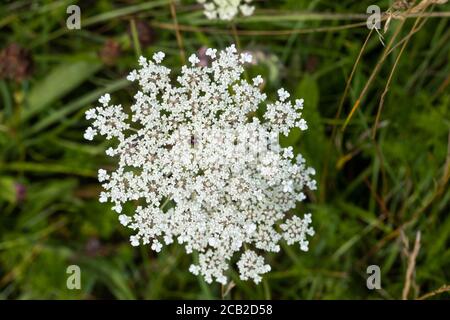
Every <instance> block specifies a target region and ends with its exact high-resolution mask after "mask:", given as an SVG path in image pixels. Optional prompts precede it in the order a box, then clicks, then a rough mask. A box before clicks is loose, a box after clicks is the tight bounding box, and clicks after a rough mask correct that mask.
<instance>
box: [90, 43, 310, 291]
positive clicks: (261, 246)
mask: <svg viewBox="0 0 450 320" xmlns="http://www.w3.org/2000/svg"><path fill="white" fill-rule="evenodd" d="M205 54H206V55H207V56H208V57H209V58H210V62H209V64H208V65H207V66H204V65H203V64H201V63H200V59H199V58H198V57H197V56H196V55H192V56H191V57H190V58H189V62H190V64H189V65H186V66H183V67H182V69H181V74H180V75H179V76H178V77H177V78H176V79H177V83H178V84H172V81H171V77H170V72H171V70H170V69H168V68H166V67H164V66H163V65H161V62H162V60H163V59H164V53H162V52H159V53H156V54H155V55H154V56H153V59H152V60H147V59H146V58H144V57H141V58H140V59H139V64H140V69H138V70H134V71H132V72H131V73H130V74H129V76H128V80H130V81H133V82H137V83H138V85H139V87H140V90H139V91H138V92H137V93H136V95H135V96H134V100H135V101H134V104H133V105H131V112H132V115H131V116H128V115H127V114H126V113H124V111H123V109H122V107H121V105H112V104H110V101H111V97H110V95H109V94H107V95H104V96H103V97H101V98H100V100H99V102H100V106H98V107H96V108H93V109H90V110H88V111H87V112H86V118H87V119H89V120H92V121H93V124H92V127H89V128H88V129H87V130H86V133H85V138H86V139H88V140H92V139H93V138H94V136H95V135H97V134H100V135H103V136H105V137H106V139H115V140H116V141H117V146H116V147H114V148H109V149H108V150H106V153H107V155H109V156H111V157H115V158H116V159H117V161H118V167H117V168H116V169H115V170H114V171H112V172H108V171H106V170H104V169H100V170H99V172H98V178H99V181H100V182H102V183H103V187H104V191H103V192H102V193H101V194H100V201H101V202H106V201H110V202H112V203H114V207H113V209H114V210H115V211H117V212H118V213H121V211H122V204H123V203H125V202H127V201H138V203H139V204H138V206H137V208H136V211H135V212H134V214H133V215H131V216H128V215H125V214H121V215H120V216H119V220H120V222H121V223H122V224H123V225H124V226H128V227H129V228H131V229H133V230H134V231H135V234H134V235H132V236H131V238H130V241H131V244H132V245H133V246H137V245H140V244H144V245H145V244H149V245H150V247H151V249H153V250H154V251H156V252H159V251H160V250H161V249H162V247H163V244H166V245H168V244H170V243H172V242H174V241H176V242H178V243H179V244H182V245H183V246H184V247H185V250H186V252H187V253H192V252H194V251H195V252H197V253H198V261H196V262H194V264H192V265H191V266H190V268H189V270H190V271H191V272H192V273H194V274H196V275H202V276H203V277H204V278H205V280H206V281H207V282H212V281H213V280H216V281H218V282H220V283H226V282H227V277H226V275H225V273H226V271H227V270H228V268H229V265H230V264H232V262H233V261H234V258H235V257H237V258H238V259H237V269H238V272H239V274H240V277H241V279H243V280H247V279H252V280H253V281H255V282H256V283H258V282H259V281H260V280H261V275H262V274H264V273H266V272H268V271H269V270H270V266H269V265H268V264H265V262H264V257H263V256H262V255H261V253H263V252H264V251H267V252H278V251H279V250H280V245H279V242H280V241H281V240H285V241H286V242H287V243H288V244H294V243H298V244H299V245H300V249H301V250H304V251H307V250H308V240H307V236H308V235H309V236H312V235H313V234H314V231H313V229H312V227H311V226H310V223H311V215H310V214H306V215H305V216H304V217H303V218H300V217H299V216H297V215H295V214H293V213H292V210H293V209H294V208H295V206H296V203H297V202H300V201H303V200H304V199H305V198H306V196H305V194H304V193H303V191H304V189H305V188H309V189H311V190H314V189H315V188H316V183H315V181H314V179H313V178H312V176H313V175H314V173H315V172H314V169H312V168H309V167H307V166H306V165H305V160H304V158H303V157H302V156H301V155H300V154H298V155H297V156H294V153H293V150H292V147H288V148H282V147H281V146H280V144H279V142H278V136H279V134H285V135H286V134H288V133H289V130H290V129H291V128H294V127H299V128H300V129H301V130H306V129H307V125H306V122H305V120H304V119H302V117H301V111H302V109H303V100H302V99H300V100H296V101H295V103H291V102H290V101H289V97H290V95H289V93H288V92H287V91H286V90H284V89H280V90H279V91H278V100H277V101H275V102H273V103H270V102H269V101H267V97H266V95H265V94H264V93H262V92H261V91H260V85H261V83H262V82H263V79H262V77H261V76H257V77H255V78H254V79H252V80H251V81H250V82H247V81H246V80H244V79H243V76H242V75H243V72H244V68H243V65H244V64H245V63H249V62H251V60H252V57H251V56H250V55H249V54H245V53H243V54H238V53H237V50H236V48H235V47H234V45H232V46H230V47H228V48H227V49H225V50H223V51H220V52H218V51H217V50H215V49H207V50H206V53H205ZM261 106H265V109H266V111H265V113H264V115H263V117H261V119H259V118H258V117H256V116H255V115H256V111H257V110H259V109H261V108H260V107H261ZM252 115H253V116H252Z"/></svg>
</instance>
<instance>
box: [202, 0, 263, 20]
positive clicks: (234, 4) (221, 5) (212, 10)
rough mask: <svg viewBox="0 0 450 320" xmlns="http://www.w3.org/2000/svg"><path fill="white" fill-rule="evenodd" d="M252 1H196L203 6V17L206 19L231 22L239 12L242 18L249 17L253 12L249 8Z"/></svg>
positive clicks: (251, 7)
mask: <svg viewBox="0 0 450 320" xmlns="http://www.w3.org/2000/svg"><path fill="white" fill-rule="evenodd" d="M252 1H253V0H197V2H198V3H201V4H203V8H204V9H205V10H204V13H205V16H206V17H207V18H208V19H211V20H212V19H219V20H232V19H233V18H234V17H235V16H236V15H237V14H238V13H239V11H240V12H241V13H242V14H243V15H244V16H251V15H252V14H253V11H255V7H254V6H250V3H251V2H252Z"/></svg>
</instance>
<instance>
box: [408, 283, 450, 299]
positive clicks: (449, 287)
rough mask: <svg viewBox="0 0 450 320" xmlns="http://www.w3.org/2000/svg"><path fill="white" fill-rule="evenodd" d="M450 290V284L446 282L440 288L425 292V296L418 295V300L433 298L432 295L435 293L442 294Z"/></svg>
mask: <svg viewBox="0 0 450 320" xmlns="http://www.w3.org/2000/svg"><path fill="white" fill-rule="evenodd" d="M449 291H450V285H448V284H444V285H443V286H442V287H440V288H439V289H437V290H434V291H431V292H428V293H426V294H424V295H423V296H420V297H418V298H417V299H416V300H425V299H428V298H431V297H433V296H435V295H438V294H441V293H444V292H449Z"/></svg>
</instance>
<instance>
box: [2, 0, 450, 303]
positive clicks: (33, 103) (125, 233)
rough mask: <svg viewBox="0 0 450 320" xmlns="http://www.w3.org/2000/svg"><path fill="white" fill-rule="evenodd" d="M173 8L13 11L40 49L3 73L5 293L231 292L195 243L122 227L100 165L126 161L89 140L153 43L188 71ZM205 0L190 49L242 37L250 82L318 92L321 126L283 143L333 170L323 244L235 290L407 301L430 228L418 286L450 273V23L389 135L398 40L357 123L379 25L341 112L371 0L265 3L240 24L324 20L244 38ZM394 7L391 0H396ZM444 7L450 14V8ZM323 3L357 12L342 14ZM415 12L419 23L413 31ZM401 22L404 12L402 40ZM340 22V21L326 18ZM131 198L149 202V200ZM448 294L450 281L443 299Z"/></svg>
mask: <svg viewBox="0 0 450 320" xmlns="http://www.w3.org/2000/svg"><path fill="white" fill-rule="evenodd" d="M169 2H170V1H168V0H167V1H166V0H154V1H135V2H133V4H130V3H132V1H131V2H130V1H95V4H94V2H89V4H87V2H86V1H78V4H79V5H80V6H81V10H82V29H81V30H73V31H70V30H68V29H66V28H65V19H66V14H65V8H66V7H67V5H68V4H71V2H70V1H37V2H36V3H39V5H28V1H18V2H14V1H8V2H6V3H2V4H1V5H0V28H1V31H0V44H1V45H0V46H1V47H0V50H2V49H3V48H4V47H6V46H7V45H8V44H10V43H13V42H16V43H18V44H19V45H21V46H22V47H23V48H26V49H28V50H29V52H30V54H31V57H32V59H33V61H34V71H33V73H32V75H31V76H30V77H28V78H27V79H26V80H23V81H14V80H11V79H0V298H4V299H13V298H19V299H42V298H49V299H102V298H116V299H136V298H137V299H161V298H172V299H173V298H186V299H197V298H204V299H213V298H221V288H220V287H219V286H218V285H217V284H213V285H208V284H206V283H205V282H204V281H203V280H202V279H200V278H197V277H195V276H193V275H192V274H190V273H189V272H188V271H187V270H188V267H189V265H190V263H191V261H190V257H189V256H187V255H186V254H185V253H184V251H183V249H182V248H181V247H180V246H177V245H172V246H170V247H165V248H164V249H163V251H162V252H161V253H160V254H155V253H154V252H151V251H150V250H149V248H148V247H143V248H134V247H131V246H130V245H129V242H128V238H129V235H130V233H129V230H128V229H126V228H123V227H122V226H121V225H120V224H119V223H118V221H117V215H116V214H115V213H114V212H112V210H111V209H110V205H108V204H100V203H99V202H98V200H97V198H98V194H99V192H100V187H99V183H98V182H97V181H96V172H97V169H98V168H100V167H110V166H112V165H113V164H112V163H111V162H109V161H110V159H108V158H107V157H106V156H104V154H103V151H104V150H105V149H106V148H107V143H101V142H97V144H88V143H87V142H85V141H84V140H83V131H84V129H85V128H86V126H87V125H88V124H87V122H86V121H85V120H84V111H85V110H86V109H87V108H89V107H90V106H91V105H92V104H95V103H96V99H97V98H98V97H99V96H101V95H102V94H103V93H105V92H115V99H117V103H122V104H123V105H124V106H129V104H130V100H131V97H132V95H133V94H134V88H133V87H132V85H130V84H129V83H128V82H127V81H126V80H124V78H125V75H126V73H127V72H128V71H129V70H131V69H133V68H135V67H136V65H137V62H136V54H137V53H138V51H139V49H138V48H139V47H140V50H142V54H143V55H145V56H150V55H152V54H153V53H154V52H156V51H160V50H162V51H165V52H166V54H167V55H166V56H167V59H166V63H167V64H169V65H170V67H172V68H173V69H174V70H177V69H179V68H180V66H181V64H182V58H181V56H180V48H179V47H178V42H177V39H176V34H175V31H174V30H172V28H170V25H171V24H172V23H173V18H172V16H171V12H170V7H169ZM194 2H195V1H193V0H192V1H189V0H185V1H184V0H183V1H181V2H180V1H176V3H177V6H176V8H177V19H178V22H179V24H180V25H182V26H183V27H184V28H182V32H181V37H182V43H183V49H184V51H185V52H186V53H188V54H190V53H192V52H195V51H197V50H198V49H199V48H201V47H202V46H211V47H217V48H223V47H225V46H227V45H229V44H230V43H231V42H238V47H239V48H240V49H241V50H249V51H252V53H253V54H254V55H255V56H257V57H259V63H258V64H257V65H255V66H252V67H251V68H249V70H248V76H253V75H256V74H261V75H262V76H263V77H264V78H265V79H267V82H266V84H265V85H266V87H265V90H266V91H267V92H268V95H269V97H271V96H272V97H273V96H274V95H275V94H276V89H277V88H278V87H279V86H283V87H286V89H288V90H289V91H290V92H291V93H292V95H293V97H292V98H301V97H303V98H304V99H305V104H304V105H305V108H304V112H303V115H304V117H305V119H306V120H307V121H308V125H309V130H308V131H306V132H300V131H299V130H298V131H297V130H293V131H292V132H291V134H290V135H289V136H288V137H282V143H283V145H291V146H293V147H294V151H295V152H302V153H303V154H304V156H305V158H306V159H307V161H308V163H309V164H310V165H312V166H313V167H315V168H316V170H317V181H318V186H319V190H318V191H317V192H314V193H311V194H309V199H310V200H309V201H308V202H307V203H303V204H302V205H299V207H298V208H297V209H296V211H297V212H298V213H304V212H312V213H313V225H314V227H315V229H316V235H315V236H314V237H313V239H312V240H311V244H310V251H309V252H308V253H303V252H301V251H300V249H299V248H298V247H289V246H287V245H283V249H282V251H281V252H280V253H279V254H273V255H269V256H268V257H267V259H268V262H269V263H270V264H271V265H272V272H271V273H269V274H268V275H267V276H266V277H265V280H264V282H263V284H262V285H259V286H256V285H254V284H252V283H247V282H242V281H240V280H239V278H238V276H237V275H236V274H234V273H232V274H230V277H231V278H232V279H233V280H234V281H235V283H236V287H235V288H233V289H232V290H231V293H230V295H229V296H228V297H227V298H233V299H239V298H246V299H248V298H252V299H269V298H272V299H366V298H368V299H380V298H381V299H392V298H395V299H397V298H401V296H402V290H403V286H404V284H405V274H406V269H407V263H408V259H407V257H406V256H405V242H408V241H409V251H411V250H412V247H413V245H414V239H415V236H416V233H417V232H418V231H420V232H421V235H422V237H421V247H420V250H419V254H418V256H417V258H416V266H415V273H414V277H413V279H412V283H413V286H412V289H411V291H410V293H409V298H415V297H419V296H421V295H423V294H425V293H427V292H430V291H433V290H436V289H438V288H439V287H441V286H442V285H444V284H447V285H448V284H449V282H450V273H449V270H450V250H449V249H448V248H449V244H450V217H449V211H450V205H449V200H450V188H449V187H448V178H449V172H450V156H449V138H450V136H449V133H450V91H449V82H450V81H449V77H448V75H449V74H450V64H449V63H448V62H449V58H450V50H449V49H450V41H448V40H449V38H450V22H449V19H448V18H430V19H429V20H428V21H427V22H426V24H425V25H424V27H423V28H422V29H420V30H419V31H418V32H417V33H415V34H414V35H413V36H412V38H411V39H410V41H409V43H408V45H407V46H406V49H405V52H404V53H403V56H402V57H401V59H400V60H399V62H398V65H397V67H396V71H395V74H394V77H393V80H392V83H391V85H390V87H389V90H388V92H387V95H386V99H385V103H384V107H383V110H382V112H381V118H380V122H379V127H378V128H377V130H376V137H375V139H373V138H372V134H373V132H372V129H373V126H374V124H375V117H376V114H377V110H378V107H379V102H380V97H381V94H382V92H383V91H384V89H385V85H386V81H387V78H388V77H389V74H390V72H391V70H392V69H393V67H394V64H395V57H396V56H397V54H398V53H399V47H397V48H396V49H395V50H393V52H392V54H391V55H390V56H389V57H388V58H387V59H386V61H385V62H384V64H383V65H382V67H381V69H380V72H379V73H378V75H377V76H376V77H375V80H374V82H373V83H372V85H371V87H370V88H369V90H368V92H367V94H366V96H365V97H364V100H363V101H362V103H361V105H360V107H359V108H358V109H357V110H356V112H355V114H354V115H353V117H352V119H351V121H350V124H349V126H348V127H347V128H346V129H345V131H343V130H342V124H343V123H344V121H345V119H346V117H347V116H348V114H349V113H350V110H351V108H352V107H353V105H354V104H355V102H356V99H357V98H358V96H359V94H360V92H361V90H362V88H363V87H364V85H365V84H366V83H367V81H368V79H369V77H370V75H371V73H372V71H373V70H374V68H375V66H376V64H377V62H378V59H379V57H380V55H381V53H382V50H383V46H382V44H381V43H380V41H379V38H378V35H376V34H374V35H372V37H371V38H370V40H369V41H368V43H367V47H366V49H365V51H364V52H363V54H362V56H361V60H360V62H359V64H358V66H357V68H356V69H355V73H354V77H353V80H352V81H351V83H350V89H349V94H348V97H347V99H345V101H344V104H343V108H342V110H341V112H340V114H339V116H338V117H336V114H337V113H338V108H339V105H340V100H341V97H342V96H343V94H344V90H345V85H346V82H347V80H348V79H349V76H350V74H351V72H352V68H353V65H354V63H355V61H356V60H357V57H358V55H359V52H360V50H361V47H362V46H363V43H364V41H365V39H366V37H367V35H368V33H369V31H368V30H367V29H366V27H365V26H364V25H362V26H359V27H353V28H347V29H332V27H337V26H341V25H347V24H349V23H354V22H355V21H351V20H348V19H345V16H346V15H350V14H352V13H359V14H364V13H365V10H366V4H364V2H363V1H327V0H317V1H306V0H305V1H303V0H302V1H300V0H284V1H257V3H256V5H257V7H258V9H257V11H256V14H255V15H254V16H252V17H249V18H239V19H237V20H236V24H235V26H234V27H236V30H237V31H238V32H242V31H244V32H245V31H249V30H252V31H258V32H265V31H269V30H271V31H280V30H294V29H302V30H303V31H305V30H310V31H309V32H305V33H290V34H279V35H277V34H270V35H266V34H260V35H254V34H243V35H240V34H238V35H236V34H235V33H234V32H233V31H232V30H233V29H232V27H233V26H232V25H230V24H229V23H223V22H215V21H209V20H206V19H205V18H204V17H203V15H202V14H201V12H200V11H199V10H197V9H196V10H193V9H194V8H198V7H195V6H192V4H193V3H194ZM388 3H390V1H378V4H379V5H380V6H381V8H382V10H385V9H387V8H388ZM269 10H270V11H269ZM434 10H435V11H446V12H447V13H448V11H449V5H444V6H436V7H435V8H434ZM313 12H314V14H313ZM324 12H327V13H339V14H341V15H342V16H343V17H344V18H342V19H340V20H335V19H329V15H326V14H323V13H324ZM132 19H134V20H135V21H138V20H140V21H144V22H145V23H147V24H148V26H149V28H150V29H152V32H153V36H152V37H153V38H152V43H151V44H148V43H143V42H141V43H140V45H139V46H138V45H137V43H136V41H139V32H144V31H142V30H140V29H139V28H140V27H137V25H134V27H131V26H132V25H133V24H132ZM362 22H364V21H362ZM413 23H414V19H407V21H406V22H405V25H404V27H403V28H402V30H401V31H400V33H399V38H398V39H401V38H403V37H405V36H406V35H407V33H408V31H409V30H410V29H411V27H412V25H413ZM398 25H399V21H396V20H393V21H392V22H391V26H390V27H389V30H388V32H387V33H386V34H385V35H384V36H385V40H384V41H385V43H387V42H389V40H390V39H391V37H393V34H394V30H395V29H396V28H397V26H398ZM323 27H327V28H328V29H327V28H326V30H320V29H319V30H317V29H314V28H323ZM193 28H194V29H193ZM130 30H132V31H130ZM133 34H134V37H133ZM108 39H112V40H114V41H116V42H117V43H118V44H119V46H120V52H119V53H117V57H116V61H115V63H113V64H106V63H104V61H103V62H102V54H101V52H102V48H103V47H104V45H105V43H106V41H107V40H108ZM105 50H106V49H105ZM109 54H112V53H111V52H109ZM0 63H1V62H0ZM174 76H175V75H174ZM115 102H116V101H115ZM125 210H126V211H128V212H132V211H133V205H132V204H130V205H129V206H127V207H126V208H125ZM71 264H76V265H79V266H80V268H81V272H82V281H81V282H82V288H81V290H69V289H67V287H66V279H67V276H68V274H67V273H66V268H67V266H69V265H71ZM371 264H376V265H379V266H380V267H381V272H382V278H381V284H382V290H375V291H371V290H368V289H367V287H366V277H367V274H366V268H367V266H368V265H371ZM448 297H449V295H448V292H447V293H441V294H440V295H436V296H434V298H448Z"/></svg>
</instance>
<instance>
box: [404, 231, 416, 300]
mask: <svg viewBox="0 0 450 320" xmlns="http://www.w3.org/2000/svg"><path fill="white" fill-rule="evenodd" d="M419 250H420V231H418V232H417V233H416V241H415V243H414V248H413V251H412V252H408V267H407V269H406V276H405V286H404V287H403V292H402V299H403V300H407V299H408V294H409V290H410V288H411V283H412V281H413V274H414V270H415V269H416V258H417V255H418V254H419Z"/></svg>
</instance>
